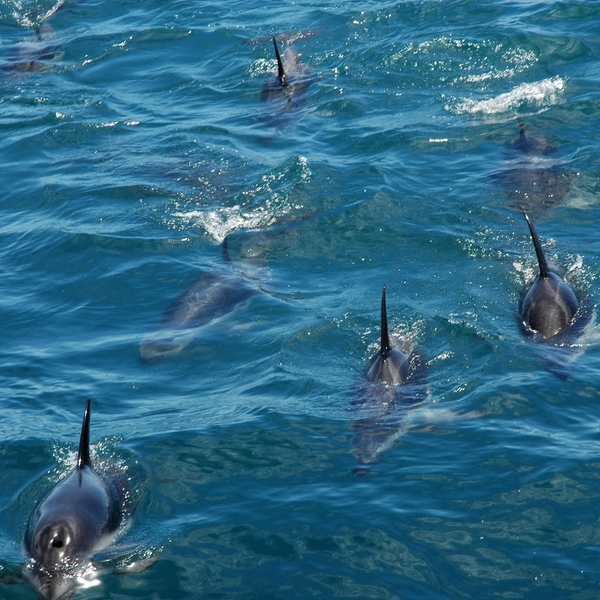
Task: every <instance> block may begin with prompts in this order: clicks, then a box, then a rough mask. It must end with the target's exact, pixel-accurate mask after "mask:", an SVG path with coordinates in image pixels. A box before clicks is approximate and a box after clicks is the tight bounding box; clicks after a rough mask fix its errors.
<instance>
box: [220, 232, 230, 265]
mask: <svg viewBox="0 0 600 600" xmlns="http://www.w3.org/2000/svg"><path fill="white" fill-rule="evenodd" d="M221 256H222V257H223V262H224V263H227V264H230V263H231V262H232V260H231V256H230V255H229V250H228V249H227V236H225V239H224V240H223V246H222V247H221Z"/></svg>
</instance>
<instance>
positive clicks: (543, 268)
mask: <svg viewBox="0 0 600 600" xmlns="http://www.w3.org/2000/svg"><path fill="white" fill-rule="evenodd" d="M523 216H524V217H525V220H526V221H527V225H529V231H530V232H531V238H532V239H533V246H534V248H535V253H536V254H537V259H538V263H539V265H540V277H541V278H542V279H546V277H547V276H548V271H549V269H548V263H547V262H546V257H545V256H544V250H543V249H542V245H541V244H540V239H539V238H538V235H537V232H536V230H535V227H534V226H533V223H532V222H531V221H530V220H529V217H528V216H527V213H526V212H525V211H523Z"/></svg>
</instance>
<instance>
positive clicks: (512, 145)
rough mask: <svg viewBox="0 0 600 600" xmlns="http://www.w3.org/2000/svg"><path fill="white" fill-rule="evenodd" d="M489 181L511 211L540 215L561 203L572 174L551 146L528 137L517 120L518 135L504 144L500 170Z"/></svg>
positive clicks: (566, 192) (535, 138)
mask: <svg viewBox="0 0 600 600" xmlns="http://www.w3.org/2000/svg"><path fill="white" fill-rule="evenodd" d="M493 178H494V179H495V180H497V181H498V182H499V183H500V184H501V185H502V187H503V188H504V190H505V192H506V195H507V196H508V197H509V198H510V200H511V202H512V206H513V208H516V209H520V210H528V211H529V212H531V213H541V212H543V211H544V210H545V209H547V208H549V207H551V206H554V205H556V204H559V203H561V202H563V201H564V199H565V198H566V197H567V195H568V194H569V191H570V189H571V184H572V182H573V179H574V178H575V173H573V172H571V171H569V170H568V168H567V167H566V165H565V162H564V161H563V160H562V158H561V156H560V154H559V152H558V150H557V148H556V147H555V146H554V144H552V143H551V142H550V141H549V140H547V139H546V138H544V137H538V136H532V135H530V134H528V133H527V132H526V131H525V125H524V123H523V121H522V120H521V119H519V135H518V136H517V137H516V138H515V139H513V140H511V141H510V142H509V143H508V144H507V146H506V153H505V161H504V168H503V169H502V171H500V172H499V173H496V174H495V175H494V176H493Z"/></svg>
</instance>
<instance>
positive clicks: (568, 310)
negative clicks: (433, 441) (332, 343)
mask: <svg viewBox="0 0 600 600" xmlns="http://www.w3.org/2000/svg"><path fill="white" fill-rule="evenodd" d="M38 35H39V32H38ZM306 35H312V34H306ZM306 35H305V36H304V37H306ZM299 37H300V38H301V37H302V34H301V35H300V36H299ZM269 39H270V40H271V41H272V42H273V46H274V50H275V56H276V59H277V72H276V73H274V74H273V76H272V77H271V78H270V79H269V80H268V81H267V83H266V84H265V86H264V88H263V92H262V100H263V101H264V102H268V103H275V102H278V103H279V104H280V105H281V107H282V108H281V110H282V111H283V112H285V111H288V110H289V109H290V107H291V106H293V105H294V103H295V102H297V101H298V96H299V92H302V90H304V89H306V87H307V86H308V85H310V83H311V82H312V75H311V71H310V69H308V68H307V67H305V66H303V65H302V64H301V63H300V62H299V60H298V55H297V54H296V52H295V51H294V50H293V49H292V48H291V47H287V48H286V49H285V51H284V52H283V54H281V53H280V50H279V47H278V43H277V40H276V38H275V37H272V38H269ZM296 39H298V37H297V38H296ZM45 58H47V57H46V56H45V55H40V56H38V57H36V60H37V59H45ZM27 64H29V63H27ZM15 68H19V67H15ZM21 68H22V67H21ZM519 125H520V133H519V137H518V138H517V140H516V141H515V142H512V143H511V144H510V145H509V152H510V153H511V155H514V154H515V153H520V154H522V155H526V156H531V155H535V154H537V155H540V156H547V155H554V153H555V148H554V147H553V146H551V145H549V144H544V143H542V142H540V141H539V140H537V139H534V138H529V136H527V134H526V132H525V127H524V125H523V123H522V121H520V122H519ZM517 163H518V164H517V165H516V166H514V168H510V169H508V170H507V171H505V173H504V174H503V181H504V182H505V183H507V185H508V186H509V187H510V188H511V189H510V190H509V191H508V192H507V193H508V195H509V197H510V198H511V199H512V200H513V201H514V202H516V203H517V206H518V208H520V209H522V211H523V215H524V218H525V220H526V223H527V225H528V227H529V232H530V234H531V238H532V241H533V246H534V249H535V253H536V255H537V262H538V266H539V273H538V274H537V275H536V277H535V280H534V281H533V283H532V284H531V285H530V287H529V288H528V289H527V290H526V291H525V292H524V294H523V297H522V300H521V302H520V305H519V307H518V310H517V312H518V316H519V322H520V324H521V327H522V330H523V332H524V333H525V334H526V335H528V336H531V337H532V340H533V341H534V342H537V343H540V344H547V345H549V346H552V345H556V346H561V345H563V344H564V343H565V339H567V340H569V338H565V334H568V333H569V332H572V333H574V334H575V335H576V334H578V333H580V329H577V328H575V324H576V323H577V322H578V321H582V322H584V321H585V319H583V318H582V317H581V313H582V310H581V299H579V298H578V296H577V294H576V293H575V292H574V291H573V289H572V288H571V287H570V285H569V284H568V283H567V281H565V279H564V278H563V277H562V276H561V275H559V274H558V273H557V272H555V271H553V270H552V269H551V268H550V267H549V265H548V262H547V260H546V257H545V255H544V250H543V248H542V245H541V243H540V240H539V238H538V235H537V232H536V229H535V227H534V225H533V223H532V221H531V219H530V218H529V216H528V214H527V212H526V211H525V209H526V208H527V207H528V206H529V208H532V209H534V210H537V209H538V208H540V207H541V206H542V207H543V206H547V205H548V204H550V203H551V201H550V200H549V198H550V199H551V200H552V201H557V200H558V199H559V198H557V196H558V195H559V194H561V193H563V191H564V186H563V187H561V186H558V187H555V188H553V189H554V191H553V192H551V193H550V194H548V191H547V190H548V186H547V185H544V182H546V183H547V182H548V180H552V185H554V183H556V182H561V183H563V184H564V183H567V180H568V179H569V178H568V177H567V178H564V177H563V175H562V174H561V168H560V166H559V163H557V162H556V161H553V162H549V163H539V162H535V164H534V166H531V165H527V164H522V161H521V162H519V161H517ZM540 165H541V166H540ZM519 181H521V184H519V185H520V187H521V191H522V190H523V189H525V188H527V190H528V191H527V192H526V193H525V194H524V195H523V194H519V193H517V192H515V190H514V189H513V188H514V187H515V182H519ZM511 186H512V187H511ZM517 191H518V190H517ZM222 254H223V263H224V265H223V268H222V269H218V270H214V271H211V272H208V273H203V274H201V275H200V276H199V277H198V279H197V280H196V281H194V282H193V283H192V284H191V285H189V286H188V287H187V288H186V289H185V290H184V291H183V292H182V293H181V294H180V296H179V297H178V298H177V299H176V300H174V301H173V302H172V304H170V305H169V306H168V307H167V308H166V309H165V311H164V314H163V317H162V320H161V322H160V324H159V325H158V326H157V327H156V329H155V330H154V331H153V332H152V333H151V334H149V335H148V336H147V337H146V338H145V339H144V340H143V341H142V343H141V344H140V359H141V361H142V362H143V363H145V364H146V363H154V362H156V361H158V360H161V359H165V358H168V357H171V356H173V355H175V354H177V353H179V352H182V351H183V350H184V349H185V348H186V346H188V345H189V344H190V343H191V342H192V341H193V339H194V337H195V336H197V335H198V334H199V331H200V328H201V327H203V326H205V325H206V324H208V323H210V322H212V321H214V320H215V319H217V318H219V317H221V316H223V315H225V314H227V313H229V312H231V311H233V310H234V309H235V308H236V307H238V306H239V305H240V304H241V303H243V302H245V301H246V300H248V299H249V298H251V297H252V296H253V295H254V294H257V293H259V289H258V287H257V286H256V284H255V283H253V281H252V280H251V279H250V278H247V277H245V275H244V273H243V272H242V271H241V270H236V268H234V265H233V264H232V261H231V257H230V256H229V252H228V249H227V238H225V240H224V242H223V247H222ZM392 340H394V343H395V344H396V345H394V343H392ZM427 396H428V392H427V383H426V366H425V361H424V360H423V358H422V357H421V355H420V352H419V350H418V349H415V348H414V347H413V346H412V344H411V343H409V342H407V340H402V339H400V338H399V337H398V336H394V335H391V334H390V331H389V327H388V318H387V302H386V286H385V285H384V286H383V291H382V296H381V336H380V344H379V350H378V351H377V353H376V354H375V356H374V357H373V358H372V359H371V361H370V364H369V366H368V367H367V368H366V370H365V372H364V373H363V375H362V376H361V377H360V380H359V381H358V382H357V385H356V392H355V394H354V396H353V399H352V401H351V410H352V414H353V425H352V430H353V438H352V453H353V455H354V457H355V458H356V461H357V463H358V464H357V466H356V467H355V468H354V469H353V472H354V473H356V474H357V475H366V474H367V473H369V471H370V468H371V467H372V465H374V464H376V463H377V462H378V461H379V460H380V458H381V455H382V453H383V452H385V451H386V450H387V449H389V448H390V447H391V446H392V445H393V444H394V443H395V442H396V441H397V440H398V438H399V437H400V436H402V435H403V434H404V432H405V431H406V427H407V423H408V419H409V417H410V413H411V411H412V410H413V409H415V408H416V407H418V406H420V405H422V404H423V402H425V401H426V400H427ZM90 410H91V402H90V400H88V401H87V404H86V406H85V411H84V417H83V424H82V428H81V436H80V440H79V451H78V456H77V462H76V465H75V468H74V469H73V470H72V471H71V472H70V473H69V474H67V475H66V476H65V477H64V478H63V479H61V480H60V481H59V482H58V483H57V484H56V485H55V486H54V487H52V489H50V490H49V491H48V492H47V493H46V495H45V496H44V497H43V498H42V499H41V500H39V502H38V503H37V506H36V507H35V509H34V511H33V513H32V514H31V516H30V519H29V523H28V525H27V530H26V533H25V539H24V546H25V551H26V552H27V554H28V556H29V557H30V560H29V561H28V562H27V564H26V565H25V566H24V567H23V570H22V577H23V578H24V579H25V580H26V581H27V582H28V583H29V584H30V585H31V587H32V588H33V589H34V590H35V592H36V594H37V595H38V596H39V598H41V599H42V600H60V599H62V600H68V599H69V598H71V597H72V596H73V595H74V594H75V592H76V590H77V587H78V585H79V583H78V582H79V581H80V580H81V578H85V577H86V575H87V574H89V572H93V571H94V569H95V567H94V563H93V559H94V555H95V554H97V553H98V552H99V551H101V550H103V549H105V548H106V547H108V546H109V545H110V544H112V543H113V542H114V541H115V540H116V538H117V537H118V536H119V534H120V532H121V531H122V528H123V527H122V525H123V522H122V521H123V502H124V501H123V491H122V489H121V487H120V485H117V483H116V482H115V481H114V479H113V478H112V477H111V475H110V474H109V473H108V472H107V471H106V469H103V468H101V467H100V466H98V465H95V464H94V462H93V461H92V460H91V457H90V434H89V429H90ZM145 566H147V565H141V568H144V567H145ZM131 570H134V568H132V569H129V570H128V572H131Z"/></svg>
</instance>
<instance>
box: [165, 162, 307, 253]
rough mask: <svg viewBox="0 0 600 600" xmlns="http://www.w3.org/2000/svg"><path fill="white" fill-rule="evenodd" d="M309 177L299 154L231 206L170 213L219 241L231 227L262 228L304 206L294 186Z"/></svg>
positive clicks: (279, 220)
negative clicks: (296, 197) (296, 196)
mask: <svg viewBox="0 0 600 600" xmlns="http://www.w3.org/2000/svg"><path fill="white" fill-rule="evenodd" d="M309 178H310V169H309V168H308V161H307V160H306V158H305V157H303V156H300V157H298V158H297V159H295V160H293V161H292V162H291V163H288V164H286V165H283V166H282V167H280V168H279V169H277V170H276V171H274V172H271V173H269V174H267V175H264V176H263V177H262V178H261V180H260V181H259V182H258V183H256V184H255V185H254V186H253V187H252V188H250V189H249V190H246V191H245V192H242V194H240V195H239V196H238V199H239V200H241V201H240V202H239V203H238V204H236V205H234V206H220V207H218V208H215V207H202V208H195V209H192V210H187V211H177V212H175V213H173V214H172V217H174V218H176V219H181V220H184V221H185V222H187V223H192V224H193V225H195V226H198V227H201V228H202V229H204V230H205V231H206V233H207V234H208V235H210V236H211V237H212V238H214V239H215V241H217V242H221V241H223V240H224V239H225V237H226V236H227V235H229V234H230V233H232V232H233V231H240V230H249V229H254V230H256V229H265V228H267V227H270V226H272V225H275V224H276V223H281V222H283V221H286V220H288V219H289V218H290V216H291V214H292V213H293V212H294V211H296V210H300V209H302V208H303V207H302V206H300V205H298V204H297V203H296V202H294V201H293V199H292V196H293V194H292V191H293V188H294V186H295V185H296V184H298V183H303V182H306V181H308V180H309ZM290 182H291V183H290Z"/></svg>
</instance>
